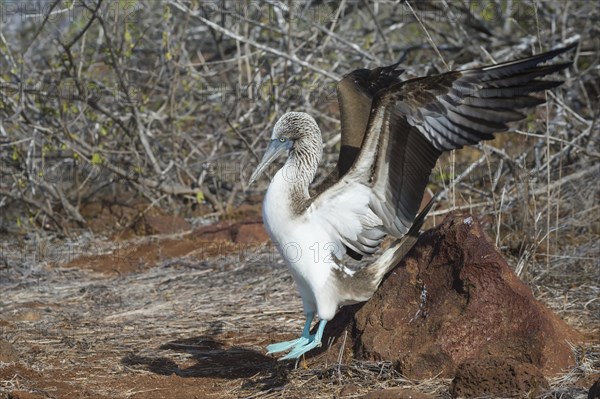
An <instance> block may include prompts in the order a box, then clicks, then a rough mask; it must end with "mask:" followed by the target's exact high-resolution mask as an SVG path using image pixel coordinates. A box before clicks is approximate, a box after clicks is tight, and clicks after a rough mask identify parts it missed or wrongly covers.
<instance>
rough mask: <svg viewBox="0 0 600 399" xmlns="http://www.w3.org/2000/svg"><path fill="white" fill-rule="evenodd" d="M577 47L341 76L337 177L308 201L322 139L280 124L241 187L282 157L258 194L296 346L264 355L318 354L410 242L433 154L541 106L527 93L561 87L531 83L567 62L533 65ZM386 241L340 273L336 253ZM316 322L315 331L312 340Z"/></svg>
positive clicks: (296, 122) (300, 123)
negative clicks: (350, 307)
mask: <svg viewBox="0 0 600 399" xmlns="http://www.w3.org/2000/svg"><path fill="white" fill-rule="evenodd" d="M576 46H577V43H575V44H572V45H569V46H567V47H563V48H559V49H556V50H552V51H549V52H546V53H543V54H538V55H535V56H532V57H528V58H524V59H520V60H516V61H510V62H504V63H501V64H497V65H491V66H486V67H482V68H477V69H468V70H462V71H451V72H447V73H442V74H439V75H434V76H427V77H419V78H415V79H410V80H406V81H401V80H400V79H399V76H400V74H401V73H402V71H401V70H400V69H399V68H398V65H397V64H394V65H391V66H389V67H383V68H376V69H373V70H369V69H358V70H355V71H353V72H351V73H349V74H348V75H346V76H345V77H344V78H343V79H342V80H341V81H340V82H339V83H338V85H337V93H338V102H339V104H340V114H341V127H342V133H341V144H342V145H341V149H340V157H339V160H338V164H337V168H336V170H335V171H334V173H333V174H332V175H330V176H329V177H328V178H327V179H326V180H325V182H324V183H323V184H321V185H319V186H318V187H317V188H316V189H315V190H313V191H312V192H311V190H309V185H310V184H311V183H312V182H313V180H314V178H315V175H316V173H317V168H318V165H319V162H320V160H321V156H322V151H323V149H322V147H323V142H322V139H321V131H320V130H319V126H318V125H317V123H316V122H315V120H314V119H313V117H312V116H310V115H308V114H306V113H302V112H289V113H286V114H285V115H283V116H282V117H281V118H280V119H279V120H278V121H277V122H276V123H275V126H274V128H273V132H272V135H271V141H270V143H269V145H268V147H267V150H266V153H265V154H264V157H263V158H262V160H261V162H260V164H259V165H258V167H257V169H256V171H255V172H254V173H253V174H252V176H251V178H250V183H252V182H254V181H255V180H256V179H257V178H258V176H259V175H260V174H261V173H262V172H263V171H264V170H265V169H266V168H267V166H268V165H269V164H271V162H273V161H274V160H275V159H276V158H278V157H279V156H280V155H282V154H284V153H287V154H288V156H287V160H286V162H285V164H284V166H283V167H282V168H281V169H279V170H278V171H277V173H276V174H275V176H274V177H273V179H272V181H271V183H270V185H269V187H268V189H267V193H266V195H265V198H264V204H263V219H264V223H265V226H266V229H267V232H268V234H269V236H270V237H271V239H272V241H273V242H274V243H275V244H276V246H277V248H278V250H279V252H280V254H281V256H282V257H283V258H284V260H285V263H286V265H287V267H288V269H289V271H290V273H291V274H292V276H293V279H294V281H295V283H296V285H297V286H298V289H299V291H300V296H301V298H302V303H303V307H304V313H305V314H306V323H305V325H304V329H303V331H302V334H301V336H300V338H298V339H295V340H292V341H287V342H281V343H277V344H272V345H269V346H268V347H267V349H268V352H269V353H274V352H282V351H286V350H290V352H289V353H288V354H287V355H286V356H284V357H283V358H282V359H294V358H298V357H300V356H301V355H302V354H304V353H306V352H308V351H309V350H311V349H313V348H315V347H317V346H320V345H321V339H322V336H323V331H324V329H325V325H326V323H327V321H329V320H331V319H332V318H333V317H334V315H335V313H336V311H337V309H338V307H339V306H342V305H347V304H352V303H357V302H362V301H366V300H368V299H369V298H370V297H371V296H372V294H373V293H374V292H375V290H376V289H377V287H378V286H379V284H380V282H381V280H382V279H383V277H384V275H385V274H386V273H387V272H388V271H390V270H391V269H392V268H393V267H394V266H395V265H396V264H397V263H398V261H399V260H400V259H401V258H402V257H403V256H404V254H405V253H406V252H407V250H406V249H407V246H408V247H410V246H412V243H414V242H415V241H416V238H415V237H416V236H417V235H418V229H419V227H420V226H421V224H422V223H423V219H424V217H425V215H426V213H427V210H428V208H426V209H425V210H424V211H423V212H422V213H421V214H419V215H418V216H417V213H418V210H419V206H420V204H421V200H422V198H423V195H424V191H425V187H426V185H427V183H428V180H429V175H430V174H431V170H432V169H433V167H434V165H435V163H436V161H437V159H438V157H439V156H440V155H441V153H442V152H443V151H448V150H452V149H459V148H462V147H463V146H465V145H471V144H476V143H478V142H480V141H482V140H490V139H492V138H493V137H494V136H493V133H496V132H503V131H506V130H508V125H507V124H508V123H509V122H513V121H517V120H520V119H523V118H524V117H525V115H524V114H523V113H521V112H519V111H518V110H520V109H525V108H529V107H533V106H535V105H539V104H542V103H543V102H544V100H543V99H541V98H538V97H534V96H531V95H530V94H531V93H535V92H540V91H543V90H547V89H550V88H553V87H556V86H558V85H560V84H561V83H563V82H562V81H554V80H541V79H539V78H540V77H543V76H546V75H549V74H552V73H554V72H557V71H560V70H563V69H565V68H567V67H568V66H570V65H571V64H572V62H570V61H568V62H555V63H550V64H545V65H543V64H544V63H545V62H546V61H549V60H551V59H553V58H555V57H556V56H558V55H559V54H561V53H564V52H566V51H568V50H570V49H572V48H574V47H576ZM430 205H431V204H430ZM387 235H390V236H392V237H394V238H396V239H397V240H396V241H395V242H394V243H393V244H392V245H391V246H390V247H389V248H388V249H386V250H385V251H383V253H382V254H381V255H380V256H379V257H378V259H377V260H375V261H374V263H372V264H371V265H369V266H367V267H366V268H364V269H360V270H358V271H353V270H351V269H349V268H347V267H345V266H344V265H343V263H342V259H343V258H342V257H343V255H344V254H346V253H348V254H351V255H354V256H355V257H358V256H364V255H370V254H373V253H374V252H375V251H376V250H377V249H378V247H379V246H380V244H381V242H382V240H383V239H384V237H385V236H387ZM407 238H412V240H410V241H407ZM407 243H408V244H407ZM315 316H317V317H318V318H319V324H318V328H317V331H316V333H315V334H312V335H311V334H310V327H311V324H312V321H313V318H314V317H315Z"/></svg>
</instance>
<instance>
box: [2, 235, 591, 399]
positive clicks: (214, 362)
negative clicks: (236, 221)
mask: <svg viewBox="0 0 600 399" xmlns="http://www.w3.org/2000/svg"><path fill="white" fill-rule="evenodd" d="M200 231H202V230H200ZM205 231H206V230H205ZM208 237H212V240H211V241H208V240H207V238H208ZM182 242H187V243H188V244H190V245H187V246H181V243H182ZM194 243H195V244H196V245H195V246H194V245H193V244H194ZM13 244H14V245H17V244H18V243H17V242H16V241H15V242H13ZM20 244H21V245H22V247H21V248H20V250H19V251H16V250H11V251H8V250H6V249H7V248H8V247H5V253H4V255H5V260H6V263H7V264H9V265H10V264H13V262H14V261H16V260H17V258H18V256H21V259H20V260H21V261H23V264H26V265H27V267H22V268H15V267H10V268H5V269H3V270H2V272H3V274H2V299H1V302H0V332H1V336H0V338H1V339H2V341H1V347H0V395H3V397H7V398H43V397H51V398H84V397H85V398H88V397H95V398H208V397H215V398H227V397H230V398H240V397H244V398H250V397H252V398H255V397H259V398H290V397H298V398H306V397H314V398H318V397H322V398H330V397H344V398H353V397H359V396H360V395H361V394H364V393H366V392H369V391H371V390H374V389H378V388H383V387H395V386H404V387H411V388H414V389H417V390H420V391H423V392H427V393H431V394H434V395H436V396H442V397H449V394H448V386H449V383H450V381H449V380H443V379H434V380H428V381H412V380H408V379H406V378H403V377H402V376H400V375H398V374H397V373H396V372H395V371H394V370H393V368H392V367H391V365H390V364H388V363H385V362H381V363H367V362H360V361H354V362H352V363H350V364H338V363H336V361H337V354H336V353H327V355H326V358H325V362H324V363H323V364H322V366H319V367H312V368H310V369H305V368H303V367H302V364H300V365H299V368H295V367H294V366H295V365H294V364H293V363H281V362H277V361H276V360H275V358H273V357H271V356H265V350H264V347H265V345H266V344H268V343H269V342H272V341H276V340H282V339H287V338H289V337H292V336H294V335H295V334H297V333H298V330H299V329H300V326H301V323H302V311H301V305H300V301H299V298H298V297H297V295H296V293H295V289H294V287H293V286H292V281H291V278H290V276H289V275H288V274H287V272H286V271H285V270H284V268H283V267H281V266H282V265H281V261H280V259H279V256H278V255H277V254H276V253H275V252H274V248H273V247H272V246H270V245H268V244H258V245H256V244H243V245H241V244H239V245H238V244H233V243H231V242H227V241H226V240H219V239H216V238H215V236H214V234H213V235H212V236H207V235H206V234H190V233H184V234H179V235H170V236H164V235H163V236H150V237H142V238H135V239H130V240H127V241H120V242H111V241H99V240H96V241H95V240H93V239H92V240H90V241H89V242H87V243H86V242H84V240H82V241H81V242H79V243H77V244H74V243H72V244H71V247H73V246H75V247H76V248H78V250H77V249H75V250H73V249H71V253H73V254H79V255H81V254H84V255H86V256H85V257H83V258H79V259H74V260H70V259H69V256H71V257H74V256H73V255H68V256H67V255H66V253H67V252H68V251H67V250H66V248H68V245H67V243H64V242H47V243H46V246H45V248H48V247H52V246H53V247H54V248H55V251H54V258H49V256H50V255H48V254H50V251H49V250H48V249H46V252H45V254H46V261H42V262H39V261H38V262H36V259H34V255H36V253H37V256H38V257H42V258H43V257H44V253H42V252H39V251H35V250H33V247H32V246H31V245H32V243H31V240H30V242H27V241H26V240H25V239H23V240H22V241H21V243H20ZM178 245H179V246H178ZM208 245H210V251H208ZM11 248H17V247H16V246H15V247H12V246H11ZM37 248H39V243H38V246H37ZM92 249H93V251H95V253H96V254H97V255H90V253H91V252H92ZM150 249H152V251H150ZM58 254H61V256H59V255H58ZM142 254H143V255H144V256H145V257H141V255H142ZM164 254H167V255H164ZM38 260H40V259H38ZM116 265H121V266H120V267H119V268H117V267H115V266H116ZM123 265H129V267H128V268H125V267H123ZM596 266H597V264H596ZM590 271H591V272H592V274H589V275H585V274H584V273H589V272H590ZM581 273H582V274H581V275H579V276H578V278H579V279H582V280H587V281H588V285H587V286H588V287H589V290H585V289H584V288H585V286H584V285H581V284H579V283H576V285H574V284H571V285H563V287H562V289H561V291H560V292H559V291H556V290H554V289H552V288H549V287H542V286H538V287H536V292H537V296H538V297H539V298H540V299H542V300H543V301H544V302H545V303H546V304H547V305H549V306H550V307H552V308H553V309H554V310H555V311H557V312H558V313H559V314H560V315H561V316H562V317H564V318H565V319H566V320H567V321H568V322H569V323H570V324H571V325H573V326H575V327H576V328H577V329H579V330H580V331H582V332H584V333H585V334H586V336H587V338H588V339H589V341H588V343H587V344H586V345H583V346H581V347H577V348H574V350H576V351H578V353H579V357H578V358H579V360H580V365H579V367H576V368H574V369H573V370H566V373H565V374H564V375H562V376H556V377H557V378H553V379H551V381H552V386H553V392H552V393H548V394H547V397H563V398H567V397H576V398H584V397H586V393H587V390H586V388H588V387H589V386H590V385H591V384H592V382H593V379H594V378H597V377H598V376H599V374H598V372H599V371H600V363H599V361H600V346H598V344H600V341H599V340H598V339H597V337H598V332H599V326H600V324H599V315H598V312H597V310H598V304H597V300H598V295H597V294H598V291H597V285H596V286H593V284H591V283H592V282H593V279H594V278H596V279H597V278H598V274H597V269H596V271H595V272H594V271H593V269H589V270H588V269H585V268H583V269H581ZM594 273H595V274H594ZM555 277H557V278H560V275H559V274H557V276H555ZM571 278H572V280H573V281H575V276H571ZM28 395H29V396H28Z"/></svg>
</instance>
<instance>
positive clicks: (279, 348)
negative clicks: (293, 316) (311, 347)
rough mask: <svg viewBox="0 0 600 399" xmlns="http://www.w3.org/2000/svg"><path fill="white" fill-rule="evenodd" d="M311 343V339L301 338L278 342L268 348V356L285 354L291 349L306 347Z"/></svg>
mask: <svg viewBox="0 0 600 399" xmlns="http://www.w3.org/2000/svg"><path fill="white" fill-rule="evenodd" d="M309 341H310V339H309V337H300V338H296V339H293V340H291V341H284V342H277V343H276V344H271V345H268V346H267V355H270V354H271V353H277V352H283V351H286V350H288V349H290V348H296V347H301V346H304V345H306V344H307V343H308V342H309Z"/></svg>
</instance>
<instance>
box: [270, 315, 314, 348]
mask: <svg viewBox="0 0 600 399" xmlns="http://www.w3.org/2000/svg"><path fill="white" fill-rule="evenodd" d="M313 318H314V313H307V314H306V322H304V329H303V330H302V335H301V336H300V338H296V339H293V340H291V341H284V342H278V343H276V344H271V345H269V346H267V355H269V354H271V353H277V352H283V351H286V350H288V349H291V348H294V349H295V348H299V347H302V346H304V345H306V344H307V343H309V342H310V325H311V323H312V321H313Z"/></svg>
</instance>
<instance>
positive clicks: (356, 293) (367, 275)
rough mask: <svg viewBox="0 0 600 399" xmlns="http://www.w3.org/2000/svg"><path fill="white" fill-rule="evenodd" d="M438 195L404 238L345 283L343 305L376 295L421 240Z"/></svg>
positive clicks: (362, 300)
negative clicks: (387, 276)
mask: <svg viewBox="0 0 600 399" xmlns="http://www.w3.org/2000/svg"><path fill="white" fill-rule="evenodd" d="M436 199H437V195H436V196H434V197H433V198H432V199H431V200H430V201H429V203H428V204H427V206H426V207H425V208H424V209H423V210H422V211H421V212H420V213H419V214H418V215H417V217H416V218H415V220H414V222H413V224H412V226H411V227H410V230H408V233H406V235H404V236H403V237H402V238H400V239H398V240H396V241H394V243H393V244H392V245H390V247H389V248H388V249H386V250H385V251H384V252H383V254H381V256H380V257H379V258H378V259H377V260H376V261H375V262H373V263H372V264H370V265H369V266H367V267H364V268H362V269H360V270H358V271H357V272H356V273H354V275H353V276H352V277H350V278H348V279H345V281H344V283H343V284H344V290H343V291H344V293H345V295H343V296H344V300H343V302H342V303H341V305H349V304H352V303H358V302H364V301H367V300H369V298H371V296H372V295H373V294H374V293H375V291H376V290H377V288H378V287H379V284H380V283H381V280H383V277H384V276H385V275H386V274H387V273H388V272H389V271H391V270H392V269H393V268H394V267H396V265H398V263H399V262H400V261H401V260H402V258H404V257H405V256H406V254H407V253H408V252H409V251H410V250H411V249H412V247H413V246H414V245H415V244H416V242H417V240H418V239H419V230H420V229H421V227H422V226H423V223H424V222H425V217H426V216H427V214H428V213H429V211H430V210H431V207H432V206H433V204H434V202H435V201H436ZM348 280H350V281H348Z"/></svg>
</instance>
